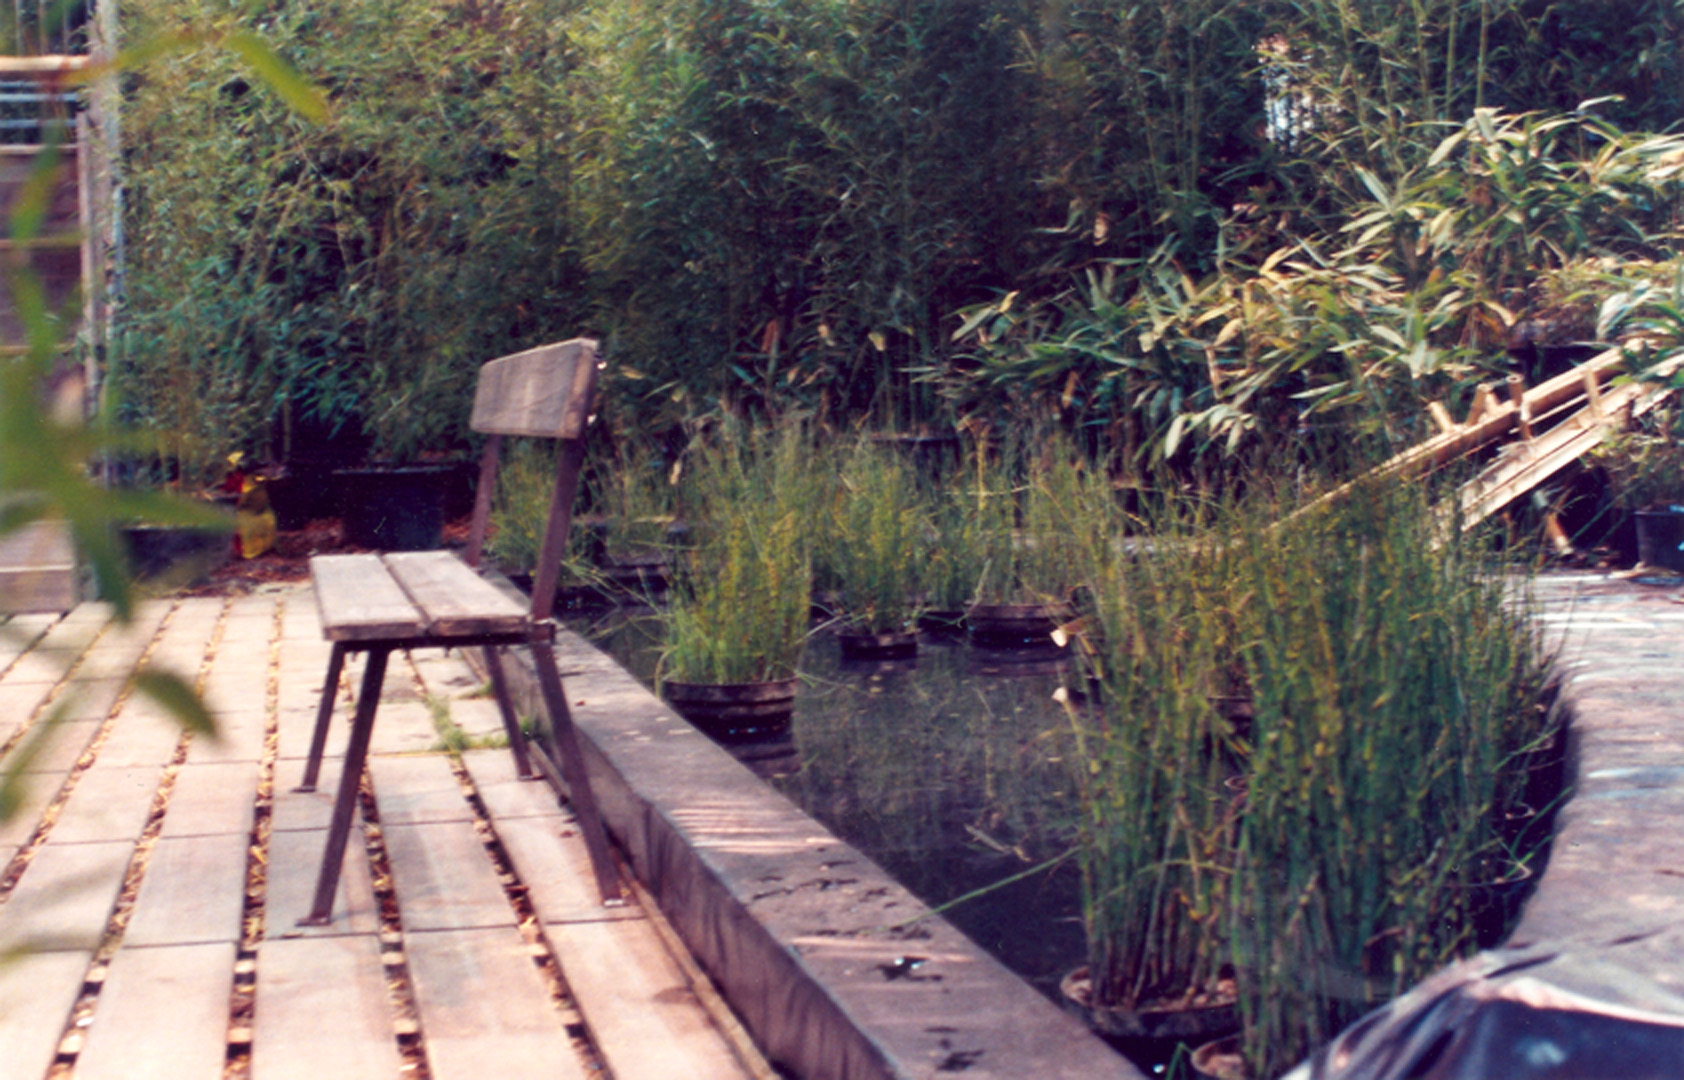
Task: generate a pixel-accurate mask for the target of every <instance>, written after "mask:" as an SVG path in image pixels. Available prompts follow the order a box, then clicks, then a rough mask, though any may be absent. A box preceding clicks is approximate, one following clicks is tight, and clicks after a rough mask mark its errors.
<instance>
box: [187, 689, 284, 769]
mask: <svg viewBox="0 0 1684 1080" xmlns="http://www.w3.org/2000/svg"><path fill="white" fill-rule="evenodd" d="M206 704H207V705H210V704H211V703H209V702H207V703H206ZM211 715H212V717H213V718H214V719H215V720H216V735H215V737H214V738H213V737H209V736H206V735H201V734H195V735H194V736H193V741H192V742H191V743H190V744H189V745H188V747H187V760H188V761H190V762H192V763H194V764H200V765H211V764H235V763H240V762H244V763H249V764H256V763H257V762H259V761H262V760H263V751H264V747H265V744H266V743H267V741H268V738H269V716H268V714H267V713H264V712H250V711H245V712H231V711H228V710H218V709H216V708H215V707H214V706H211Z"/></svg>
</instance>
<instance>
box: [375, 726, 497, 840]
mask: <svg viewBox="0 0 1684 1080" xmlns="http://www.w3.org/2000/svg"><path fill="white" fill-rule="evenodd" d="M378 729H379V726H378V724H377V725H376V730H378ZM368 769H369V772H370V774H372V776H373V777H374V795H375V798H376V799H377V800H378V801H379V805H380V821H381V824H383V825H388V826H390V825H430V824H434V823H437V822H441V821H472V820H474V812H473V808H472V807H471V806H469V805H468V800H467V797H466V796H464V795H463V793H462V785H461V783H460V782H459V781H458V780H457V779H456V773H455V772H453V771H452V770H451V768H450V759H449V758H448V757H445V756H444V755H443V754H427V755H424V756H421V757H371V758H369V760H368Z"/></svg>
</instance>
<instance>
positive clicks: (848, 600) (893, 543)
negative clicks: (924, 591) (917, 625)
mask: <svg viewBox="0 0 1684 1080" xmlns="http://www.w3.org/2000/svg"><path fill="white" fill-rule="evenodd" d="M920 509H921V507H920V505H919V500H918V486H917V482H916V479H915V477H914V476H913V472H912V467H911V466H910V465H908V464H907V463H906V462H905V461H903V460H902V459H901V458H900V456H899V455H898V454H897V453H896V451H895V449H894V448H893V447H888V446H884V445H883V444H882V443H881V442H880V441H878V440H875V439H871V438H865V439H861V440H859V441H858V442H856V443H855V444H854V447H853V448H852V450H851V451H850V452H849V454H848V456H847V457H846V459H845V460H844V462H843V465H842V470H841V475H840V477H839V491H838V495H837V498H836V500H835V503H834V513H833V518H832V537H833V541H832V548H831V565H832V568H833V572H834V574H835V577H836V586H837V592H838V594H839V597H840V599H841V602H842V614H843V617H844V618H845V619H846V620H847V624H848V626H849V627H851V628H853V629H858V630H864V631H867V632H870V633H874V634H887V633H899V632H902V631H905V630H907V629H909V628H911V626H912V623H913V620H914V618H915V617H916V614H917V604H916V601H915V598H914V595H913V594H914V590H915V589H916V587H917V581H918V576H919V575H918V563H919V561H920V559H921V557H923V556H924V554H925V552H924V530H923V524H922V521H921V514H920Z"/></svg>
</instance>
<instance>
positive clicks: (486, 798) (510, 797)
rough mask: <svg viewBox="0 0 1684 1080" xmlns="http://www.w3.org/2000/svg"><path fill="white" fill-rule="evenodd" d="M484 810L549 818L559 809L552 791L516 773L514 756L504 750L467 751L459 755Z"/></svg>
mask: <svg viewBox="0 0 1684 1080" xmlns="http://www.w3.org/2000/svg"><path fill="white" fill-rule="evenodd" d="M462 764H463V765H465V766H467V769H468V775H469V776H471V777H472V778H473V781H474V787H475V789H476V790H477V791H478V792H479V797H480V801H481V802H483V803H484V804H485V807H486V811H487V812H488V813H490V814H491V816H492V817H494V818H497V819H498V820H499V821H501V820H503V819H506V818H524V817H552V816H554V815H556V814H559V813H561V812H562V810H561V802H560V801H559V800H558V799H557V798H556V794H555V791H554V790H552V789H551V788H550V786H549V785H548V784H546V783H543V782H542V781H540V780H522V779H520V778H519V777H517V776H516V775H515V761H514V755H513V754H511V753H509V751H507V750H470V751H468V752H467V753H465V754H463V755H462Z"/></svg>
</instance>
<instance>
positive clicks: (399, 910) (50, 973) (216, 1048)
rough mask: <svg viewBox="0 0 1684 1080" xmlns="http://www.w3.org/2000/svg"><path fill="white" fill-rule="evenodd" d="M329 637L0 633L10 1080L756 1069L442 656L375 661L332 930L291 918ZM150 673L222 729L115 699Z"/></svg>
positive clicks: (151, 622)
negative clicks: (18, 775)
mask: <svg viewBox="0 0 1684 1080" xmlns="http://www.w3.org/2000/svg"><path fill="white" fill-rule="evenodd" d="M328 648H329V647H328V645H327V643H326V642H324V641H322V640H321V636H320V630H319V628H318V626H317V621H316V613H315V610H314V607H313V601H312V599H311V595H310V593H309V591H308V590H307V589H285V590H279V591H275V592H272V593H266V594H261V595H254V596H247V597H238V598H231V599H228V600H223V599H184V600H179V601H153V602H148V603H146V604H145V605H143V607H142V608H141V611H140V614H139V617H138V618H137V619H136V620H135V621H134V622H133V623H132V624H131V625H129V626H126V627H125V626H117V625H114V624H112V623H111V622H110V620H109V617H108V614H107V612H106V611H105V609H104V608H102V607H101V606H98V605H84V606H82V607H80V608H77V609H76V610H75V611H73V612H72V613H70V614H69V615H68V616H65V617H63V618H57V617H48V616H17V617H14V618H12V619H10V620H9V621H0V767H4V766H6V765H7V764H8V763H9V764H12V765H14V766H17V765H20V764H22V765H24V767H25V770H26V778H27V780H28V783H27V785H26V786H25V788H24V789H23V791H22V796H21V801H20V803H19V805H18V808H17V810H16V812H14V813H13V814H11V815H10V817H9V818H7V819H6V820H4V821H0V954H10V955H9V956H7V958H6V959H4V960H0V1063H4V1064H3V1066H0V1073H3V1074H4V1076H5V1077H6V1080H35V1078H38V1077H52V1078H68V1077H71V1076H73V1077H74V1078H75V1080H116V1078H120V1080H146V1078H154V1077H155V1078H158V1080H166V1078H167V1080H199V1078H204V1080H217V1078H223V1077H252V1078H254V1080H341V1078H343V1080H374V1078H379V1077H392V1078H399V1077H403V1078H427V1077H432V1078H436V1080H455V1078H458V1077H460V1078H463V1080H473V1078H479V1077H487V1076H510V1077H517V1076H537V1075H544V1076H553V1077H561V1078H567V1077H577V1078H584V1077H601V1076H604V1075H608V1076H612V1077H614V1078H616V1080H670V1078H675V1077H684V1078H686V1080H713V1078H719V1080H736V1078H743V1077H769V1076H770V1075H771V1072H770V1070H769V1069H768V1068H767V1067H766V1065H765V1063H764V1062H763V1061H761V1060H760V1059H759V1058H758V1056H757V1055H756V1054H755V1053H754V1051H753V1049H752V1047H748V1046H746V1044H745V1043H744V1041H743V1040H742V1038H741V1037H740V1034H739V1030H738V1029H737V1028H736V1027H735V1024H734V1022H733V1021H732V1020H731V1018H730V1017H729V1015H728V1014H726V1013H724V1012H723V1010H722V1009H720V1008H719V1007H718V1006H717V1005H716V1004H715V1003H714V1001H715V999H714V998H713V995H712V993H711V988H709V987H708V986H707V985H706V984H705V982H703V981H702V980H701V979H700V976H699V975H698V974H697V973H696V971H695V969H694V967H693V965H692V963H691V962H690V961H689V959H688V957H687V956H686V955H685V954H683V953H682V951H680V950H679V949H677V948H676V947H675V945H674V944H673V942H674V939H673V938H672V936H671V934H670V931H669V930H668V929H667V928H666V927H665V924H664V923H663V922H662V921H661V919H660V917H659V915H658V914H652V913H651V912H649V911H647V910H646V909H644V908H642V907H639V906H638V905H635V904H634V905H632V906H629V907H623V908H618V909H605V908H603V907H602V906H601V904H600V902H599V901H598V900H597V897H596V894H595V887H594V885H593V884H592V878H591V874H590V867H589V861H588V859H587V856H586V853H585V849H584V845H583V842H582V840H581V839H580V838H579V837H578V836H577V835H576V833H575V832H574V830H573V827H572V824H573V823H572V819H571V817H570V816H569V814H568V813H567V812H566V811H565V810H564V809H563V808H561V807H559V806H558V805H557V803H556V800H555V799H554V797H553V796H552V795H551V794H550V792H549V789H548V788H547V787H546V786H545V785H543V784H542V783H532V782H521V781H517V780H515V779H514V770H513V767H512V764H511V762H510V758H509V754H508V752H507V751H506V750H503V749H498V748H495V747H493V746H491V745H489V744H492V743H495V742H496V741H498V740H499V738H500V732H501V723H500V721H499V719H498V715H497V710H496V706H495V704H494V703H493V702H492V701H491V700H490V698H489V697H487V696H484V695H482V694H480V693H479V692H478V686H477V683H476V681H475V680H474V678H473V676H472V675H471V674H470V673H469V671H468V669H467V667H466V665H465V664H464V663H463V662H462V661H461V659H460V658H459V657H457V656H454V655H448V656H447V655H446V654H444V653H441V652H436V651H435V652H421V653H416V654H414V655H413V656H412V657H410V658H408V659H401V658H402V657H403V654H396V655H395V656H394V659H393V663H392V666H391V669H390V670H389V672H388V674H387V685H386V690H385V698H384V702H383V704H382V706H381V709H380V714H379V721H378V723H377V725H376V727H375V732H374V744H373V749H372V753H371V757H370V762H369V768H368V782H367V783H366V784H365V788H364V794H363V802H362V813H361V820H360V822H359V825H360V829H359V831H357V832H354V833H353V837H352V844H351V849H350V854H349V856H348V858H347V862H346V869H345V874H344V877H343V879H342V881H341V885H340V896H339V899H338V902H337V903H336V906H335V911H334V919H333V922H332V923H331V925H329V926H326V927H319V928H309V929H300V928H299V927H298V926H297V920H298V919H299V917H300V916H302V915H303V914H304V913H305V911H306V909H307V908H308V905H309V901H310V892H311V888H312V887H313V884H314V880H315V872H316V868H317V864H318V862H319V860H320V858H321V852H322V848H323V844H324V839H325V836H326V830H327V825H328V813H329V810H330V807H331V801H332V793H333V791H334V788H335V782H336V781H337V768H336V767H337V761H336V758H335V756H334V755H336V754H338V753H340V752H342V750H343V746H344V741H345V728H346V727H347V726H348V723H347V717H348V715H349V705H350V702H349V688H350V687H354V686H355V685H356V677H357V674H358V673H357V672H356V671H350V672H347V676H346V678H345V679H344V680H343V681H342V687H343V689H342V691H341V692H342V695H344V700H343V701H342V702H341V707H340V709H339V712H338V713H337V714H336V717H335V726H334V732H333V738H331V739H330V741H329V747H328V753H329V758H328V760H327V762H326V763H325V765H324V769H323V773H324V775H323V781H324V782H323V783H322V785H321V786H320V788H319V790H318V791H317V792H316V793H312V794H308V795H305V794H298V793H296V792H294V791H293V790H292V789H293V787H294V786H295V785H296V784H297V782H298V779H299V777H300V775H301V773H302V768H303V758H304V755H305V752H306V750H307V749H308V742H309V736H310V727H311V723H312V721H313V718H314V708H315V702H316V695H317V691H318V687H319V684H320V680H321V678H322V673H323V671H324V670H325V668H326V664H327V657H328ZM146 664H154V665H162V666H166V667H168V668H170V669H172V670H175V671H177V672H180V673H183V674H186V675H188V676H190V677H192V678H194V679H195V680H196V682H197V684H198V686H199V688H200V691H201V693H202V695H203V696H204V698H205V700H206V701H207V702H208V703H209V705H210V706H211V708H212V710H213V713H214V714H215V716H216V718H217V723H218V728H219V732H220V737H219V738H218V739H217V740H214V741H213V740H208V739H203V738H200V737H184V736H183V735H182V733H181V731H180V729H179V728H178V727H177V726H176V725H175V724H174V723H173V722H172V721H171V720H169V719H167V718H165V717H164V716H162V715H161V714H160V713H159V711H158V710H157V708H156V707H155V706H153V705H152V704H150V703H149V702H148V701H147V700H146V699H144V698H140V697H136V696H134V695H133V694H131V693H130V692H129V690H128V688H127V685H126V680H127V677H128V676H129V675H130V674H131V673H132V672H133V671H135V670H136V669H137V667H139V666H142V665H146ZM441 725H442V726H443V727H445V728H446V729H449V728H450V727H451V726H452V725H454V727H455V728H457V729H459V730H460V733H461V735H462V736H463V738H464V739H465V741H466V744H467V747H468V748H465V749H462V750H461V751H460V752H454V753H453V752H449V751H447V750H446V749H445V740H444V739H443V738H442V737H441V734H440V727H441ZM474 747H483V748H477V749H476V748H474ZM31 755H33V757H32V758H31Z"/></svg>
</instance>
